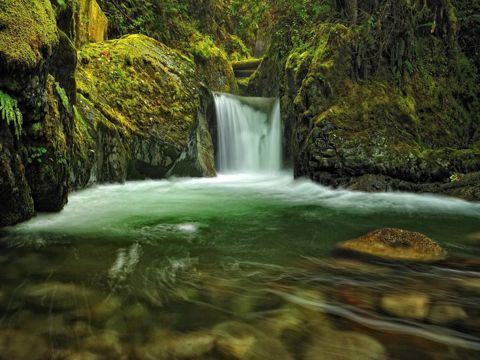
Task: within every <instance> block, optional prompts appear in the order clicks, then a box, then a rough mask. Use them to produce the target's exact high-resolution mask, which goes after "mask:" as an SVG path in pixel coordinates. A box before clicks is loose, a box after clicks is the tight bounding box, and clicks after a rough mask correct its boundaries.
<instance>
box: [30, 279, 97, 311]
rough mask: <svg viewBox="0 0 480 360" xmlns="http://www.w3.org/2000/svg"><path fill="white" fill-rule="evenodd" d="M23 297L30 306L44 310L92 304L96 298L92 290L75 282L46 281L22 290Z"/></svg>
mask: <svg viewBox="0 0 480 360" xmlns="http://www.w3.org/2000/svg"><path fill="white" fill-rule="evenodd" d="M22 296H23V298H24V299H25V300H26V301H27V302H28V303H29V304H31V305H32V306H34V307H36V308H40V309H45V310H69V309H74V308H76V307H84V306H86V305H88V304H92V303H93V302H94V300H95V298H96V296H95V294H94V293H93V291H91V290H89V289H86V288H84V287H81V286H78V285H75V284H66V283H60V282H54V281H52V282H46V283H44V284H36V285H30V286H28V287H26V288H25V290H24V291H23V292H22Z"/></svg>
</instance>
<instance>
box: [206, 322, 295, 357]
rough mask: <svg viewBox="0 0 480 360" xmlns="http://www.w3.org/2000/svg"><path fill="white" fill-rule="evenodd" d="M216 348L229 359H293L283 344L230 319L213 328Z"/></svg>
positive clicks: (251, 327) (249, 326)
mask: <svg viewBox="0 0 480 360" xmlns="http://www.w3.org/2000/svg"><path fill="white" fill-rule="evenodd" d="M213 333H214V334H215V336H216V339H217V341H216V349H217V351H218V352H219V353H221V354H222V355H223V356H225V357H227V358H229V359H237V360H293V357H292V356H291V355H290V354H289V353H288V351H287V350H286V349H285V347H284V346H283V344H282V343H281V342H280V341H278V340H277V339H275V338H273V337H269V336H267V335H266V334H264V333H262V332H261V331H259V330H257V329H256V328H254V327H253V326H251V325H248V324H245V323H241V322H236V321H231V322H226V323H223V324H220V325H217V326H216V327H215V328H214V329H213Z"/></svg>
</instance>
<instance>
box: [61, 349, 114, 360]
mask: <svg viewBox="0 0 480 360" xmlns="http://www.w3.org/2000/svg"><path fill="white" fill-rule="evenodd" d="M106 359H107V358H105V357H103V356H100V355H97V354H93V353H91V352H88V351H83V352H78V353H73V354H70V355H68V356H67V357H66V358H65V360H106Z"/></svg>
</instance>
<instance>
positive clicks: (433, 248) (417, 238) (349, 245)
mask: <svg viewBox="0 0 480 360" xmlns="http://www.w3.org/2000/svg"><path fill="white" fill-rule="evenodd" d="M337 251H338V252H340V253H348V254H358V255H366V256H373V257H377V258H381V259H385V260H395V261H414V262H434V261H439V260H442V259H444V258H445V256H446V255H447V252H446V251H445V250H444V249H443V248H442V247H441V246H440V245H438V244H437V243H436V242H435V241H434V240H432V239H430V238H429V237H427V236H425V235H423V234H420V233H418V232H412V231H407V230H402V229H380V230H375V231H373V232H371V233H369V234H367V235H364V236H361V237H359V238H356V239H353V240H348V241H345V242H342V243H340V244H339V245H337Z"/></svg>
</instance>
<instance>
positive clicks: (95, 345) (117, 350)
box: [83, 330, 125, 360]
mask: <svg viewBox="0 0 480 360" xmlns="http://www.w3.org/2000/svg"><path fill="white" fill-rule="evenodd" d="M83 345H84V348H85V349H86V350H88V351H90V352H92V353H94V354H99V355H102V356H104V357H105V358H107V359H111V360H116V359H124V358H125V357H124V356H123V355H124V354H123V349H122V344H121V342H120V339H119V334H118V333H117V332H116V331H113V330H107V331H104V332H103V333H100V334H97V335H92V336H90V337H88V338H87V339H85V341H84V344H83Z"/></svg>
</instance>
